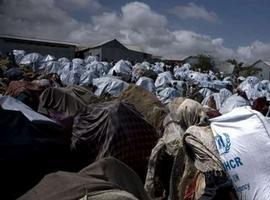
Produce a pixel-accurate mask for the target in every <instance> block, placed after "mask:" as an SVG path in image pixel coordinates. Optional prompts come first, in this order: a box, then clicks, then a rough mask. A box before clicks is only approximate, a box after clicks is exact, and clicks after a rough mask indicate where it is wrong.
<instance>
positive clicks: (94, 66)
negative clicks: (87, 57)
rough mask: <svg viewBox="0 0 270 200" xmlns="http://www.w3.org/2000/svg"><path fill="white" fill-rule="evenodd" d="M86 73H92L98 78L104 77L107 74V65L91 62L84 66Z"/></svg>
mask: <svg viewBox="0 0 270 200" xmlns="http://www.w3.org/2000/svg"><path fill="white" fill-rule="evenodd" d="M85 70H86V71H91V72H94V73H95V74H96V75H97V76H98V77H100V76H104V75H106V74H107V73H108V72H109V70H110V69H109V64H107V65H106V63H101V62H98V61H93V62H92V63H89V64H87V65H86V66H85Z"/></svg>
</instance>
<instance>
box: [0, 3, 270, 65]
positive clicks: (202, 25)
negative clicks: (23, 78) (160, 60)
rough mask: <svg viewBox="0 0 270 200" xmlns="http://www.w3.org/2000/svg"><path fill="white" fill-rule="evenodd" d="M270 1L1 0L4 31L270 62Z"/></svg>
mask: <svg viewBox="0 0 270 200" xmlns="http://www.w3.org/2000/svg"><path fill="white" fill-rule="evenodd" d="M269 20H270V1H269V0H226V1H225V0H224V1H214V0H193V1H186V0H168V1H165V0H144V1H128V0H0V27H1V28H0V34H13V35H21V36H26V37H35V38H41V39H53V40H59V41H68V42H75V43H78V44H80V45H81V46H91V45H94V44H97V43H100V42H103V41H107V40H110V39H114V38H116V39H118V40H119V41H121V42H123V43H124V44H127V45H132V46H137V47H138V48H140V49H142V50H144V51H146V52H149V53H152V54H154V55H158V56H163V57H164V58H173V59H181V58H183V57H185V56H189V55H196V54H199V53H206V54H211V55H213V56H216V57H219V58H223V59H226V58H236V59H239V60H242V61H245V62H253V61H255V60H257V59H264V60H268V61H270V37H269V36H270V26H269Z"/></svg>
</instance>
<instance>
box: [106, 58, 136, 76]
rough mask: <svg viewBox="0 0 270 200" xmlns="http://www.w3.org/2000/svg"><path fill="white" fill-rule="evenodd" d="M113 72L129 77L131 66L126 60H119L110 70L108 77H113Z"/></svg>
mask: <svg viewBox="0 0 270 200" xmlns="http://www.w3.org/2000/svg"><path fill="white" fill-rule="evenodd" d="M113 72H115V73H117V74H124V75H129V76H131V74H132V66H131V64H130V63H129V62H128V61H126V60H119V61H118V62H117V63H116V64H115V65H114V66H113V68H111V69H110V71H109V73H108V74H109V75H113Z"/></svg>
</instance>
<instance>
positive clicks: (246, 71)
mask: <svg viewBox="0 0 270 200" xmlns="http://www.w3.org/2000/svg"><path fill="white" fill-rule="evenodd" d="M261 71H262V69H260V68H256V67H254V66H252V65H248V66H245V67H242V68H241V71H240V73H239V75H240V76H244V77H247V76H255V75H257V74H258V73H259V72H261Z"/></svg>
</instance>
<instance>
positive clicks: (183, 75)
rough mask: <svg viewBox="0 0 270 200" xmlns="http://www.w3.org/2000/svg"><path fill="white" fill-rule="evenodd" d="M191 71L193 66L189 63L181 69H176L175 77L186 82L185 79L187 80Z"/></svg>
mask: <svg viewBox="0 0 270 200" xmlns="http://www.w3.org/2000/svg"><path fill="white" fill-rule="evenodd" d="M190 69H191V65H190V64H188V63H185V64H184V65H182V66H181V67H180V68H178V67H175V68H174V77H175V78H176V79H178V80H184V79H185V80H187V79H188V74H189V72H190Z"/></svg>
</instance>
